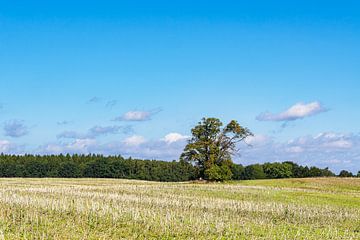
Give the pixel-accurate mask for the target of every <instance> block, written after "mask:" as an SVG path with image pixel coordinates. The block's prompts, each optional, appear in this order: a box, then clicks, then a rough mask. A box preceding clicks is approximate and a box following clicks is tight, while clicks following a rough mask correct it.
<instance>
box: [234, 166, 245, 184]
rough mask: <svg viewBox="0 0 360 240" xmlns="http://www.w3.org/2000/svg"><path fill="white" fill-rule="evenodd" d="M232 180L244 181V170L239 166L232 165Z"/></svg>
mask: <svg viewBox="0 0 360 240" xmlns="http://www.w3.org/2000/svg"><path fill="white" fill-rule="evenodd" d="M230 169H231V172H232V179H233V180H241V179H244V174H245V168H244V167H243V165H241V164H232V165H231V167H230Z"/></svg>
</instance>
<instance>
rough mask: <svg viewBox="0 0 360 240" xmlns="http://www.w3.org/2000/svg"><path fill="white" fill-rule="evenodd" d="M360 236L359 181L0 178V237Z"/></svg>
mask: <svg viewBox="0 0 360 240" xmlns="http://www.w3.org/2000/svg"><path fill="white" fill-rule="evenodd" d="M173 238H176V239H360V179H337V178H322V179H320V178H318V179H286V180H256V181H241V182H231V183H227V184H216V183H214V184H194V183H155V182H142V181H130V180H111V179H0V239H173Z"/></svg>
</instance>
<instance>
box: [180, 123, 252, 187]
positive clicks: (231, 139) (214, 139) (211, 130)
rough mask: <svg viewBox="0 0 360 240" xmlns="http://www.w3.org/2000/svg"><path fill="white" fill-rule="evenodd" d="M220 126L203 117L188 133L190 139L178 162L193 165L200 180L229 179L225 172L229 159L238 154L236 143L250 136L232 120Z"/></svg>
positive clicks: (229, 163)
mask: <svg viewBox="0 0 360 240" xmlns="http://www.w3.org/2000/svg"><path fill="white" fill-rule="evenodd" d="M222 126H223V123H222V122H221V121H220V120H219V119H217V118H203V119H202V121H201V122H199V123H198V125H197V126H195V127H194V128H193V129H192V130H191V132H192V138H191V139H190V140H189V143H188V144H187V145H186V147H185V149H184V153H183V154H182V155H181V159H182V160H184V161H186V162H191V163H195V165H196V167H197V169H198V174H199V177H201V178H204V179H207V180H215V179H216V180H218V181H221V180H226V179H229V176H231V174H229V171H228V169H229V170H230V167H231V165H232V162H231V156H232V155H234V154H236V153H237V152H238V149H237V143H239V142H241V141H243V140H244V139H245V138H246V137H248V136H251V135H252V133H251V132H250V130H248V129H247V128H243V127H241V126H240V125H239V124H238V123H237V122H236V121H234V120H233V121H231V122H230V123H229V124H227V125H226V126H225V127H224V128H222ZM230 172H231V171H230ZM210 177H211V179H210Z"/></svg>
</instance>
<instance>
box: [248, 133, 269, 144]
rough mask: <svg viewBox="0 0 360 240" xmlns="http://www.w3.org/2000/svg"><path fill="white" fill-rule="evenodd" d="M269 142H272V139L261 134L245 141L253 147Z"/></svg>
mask: <svg viewBox="0 0 360 240" xmlns="http://www.w3.org/2000/svg"><path fill="white" fill-rule="evenodd" d="M269 141H271V139H270V138H269V137H268V136H265V135H261V134H257V135H254V136H250V137H247V138H246V139H245V142H246V143H247V144H250V145H252V146H258V145H264V144H267V143H269Z"/></svg>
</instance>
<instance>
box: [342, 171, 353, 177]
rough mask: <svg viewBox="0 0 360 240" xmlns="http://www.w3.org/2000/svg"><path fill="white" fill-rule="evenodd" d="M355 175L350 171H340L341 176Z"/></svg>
mask: <svg viewBox="0 0 360 240" xmlns="http://www.w3.org/2000/svg"><path fill="white" fill-rule="evenodd" d="M353 176H354V175H353V174H352V173H351V172H349V171H346V170H342V171H341V172H340V173H339V177H353Z"/></svg>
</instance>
